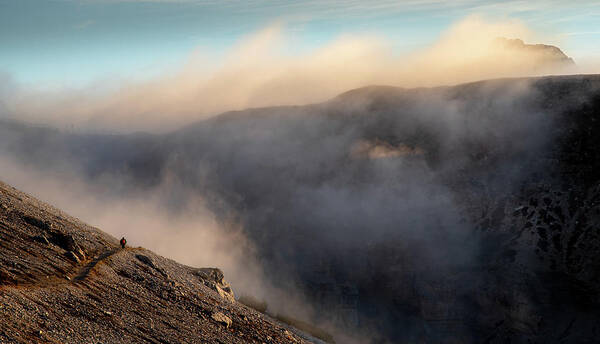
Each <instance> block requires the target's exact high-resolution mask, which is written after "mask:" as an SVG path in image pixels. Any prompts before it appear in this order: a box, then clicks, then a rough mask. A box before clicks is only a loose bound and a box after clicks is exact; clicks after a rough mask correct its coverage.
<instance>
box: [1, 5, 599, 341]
mask: <svg viewBox="0 0 600 344" xmlns="http://www.w3.org/2000/svg"><path fill="white" fill-rule="evenodd" d="M490 37H491V38H493V39H490ZM496 37H509V38H513V37H519V38H524V39H526V40H527V39H528V38H532V37H535V34H533V33H531V32H530V31H529V30H527V28H525V27H524V26H523V25H521V24H519V23H518V22H509V23H488V22H486V21H484V20H483V19H481V18H479V17H469V18H466V19H465V20H464V21H461V22H459V23H457V24H455V25H454V26H452V27H451V28H450V29H449V30H448V32H446V33H444V34H443V35H442V36H441V37H440V38H439V40H438V41H437V42H435V43H433V44H432V45H430V46H428V47H426V48H423V49H420V50H418V51H415V52H410V53H404V54H397V53H395V52H393V51H392V50H391V49H389V48H387V45H386V42H385V40H382V39H381V38H377V37H362V38H356V37H342V38H340V39H339V40H337V41H335V42H333V43H331V44H329V45H327V46H325V47H323V48H321V49H320V50H318V51H314V52H311V53H309V54H307V55H305V56H301V57H291V56H287V55H285V54H284V53H283V52H282V50H278V47H279V46H281V45H282V44H283V45H285V42H286V40H285V37H283V36H282V30H281V28H279V27H278V26H274V27H269V28H267V29H265V30H264V31H261V32H259V33H257V34H256V35H254V36H252V37H250V38H249V39H247V40H245V41H243V42H241V43H240V44H239V46H238V47H236V48H235V49H233V50H232V52H231V53H230V54H229V56H228V57H227V58H225V59H224V60H223V61H222V63H221V64H220V66H218V67H217V68H216V69H211V68H210V66H207V64H206V63H205V61H203V59H202V58H201V57H198V56H202V53H201V52H197V53H195V54H194V56H192V57H191V58H190V60H189V61H188V62H187V63H186V64H184V65H183V66H182V67H181V69H180V70H179V71H178V72H177V73H175V74H174V75H168V76H164V77H162V78H159V79H156V80H152V81H148V82H142V83H122V84H118V85H113V84H111V85H108V86H106V87H105V86H103V85H100V87H99V88H100V90H98V89H96V88H95V87H93V88H89V89H79V90H72V91H63V90H59V91H56V92H48V91H43V92H42V91H34V90H23V89H22V88H21V87H19V86H16V85H13V86H10V87H8V88H6V89H4V90H0V92H1V94H2V95H3V96H2V98H0V99H2V101H1V102H0V104H3V105H2V106H3V108H0V109H3V110H2V111H3V117H4V118H9V119H17V120H18V121H16V122H15V121H10V120H3V121H2V122H0V123H1V127H0V130H2V135H0V143H1V145H0V147H1V148H0V176H1V178H2V179H3V181H5V182H7V183H9V184H11V185H13V186H15V187H18V188H20V189H22V190H24V191H26V192H30V193H32V194H33V195H35V196H38V197H39V198H41V199H42V200H45V201H48V202H49V203H51V204H53V205H55V206H57V207H59V208H61V209H63V210H65V211H67V212H68V213H70V214H72V215H74V216H77V217H79V218H81V219H82V220H84V221H86V222H88V223H90V224H92V225H94V226H97V227H99V228H100V229H102V230H105V231H107V232H108V233H110V234H112V235H114V236H116V237H120V236H123V235H124V236H126V237H127V239H128V241H129V243H131V244H132V245H134V246H137V245H140V246H144V247H146V248H148V249H151V250H155V251H156V252H157V253H159V254H162V255H164V256H167V257H169V258H172V259H175V260H177V261H179V262H181V263H184V264H189V265H193V266H216V267H219V268H222V269H223V270H224V272H225V276H226V279H227V280H229V281H230V282H232V285H233V289H234V291H235V292H236V293H237V294H238V295H240V294H251V295H254V296H256V297H258V298H260V299H265V300H267V301H268V303H269V307H270V310H271V311H272V312H274V313H278V312H285V313H288V314H294V315H296V316H298V317H300V318H303V319H309V320H311V321H314V322H317V323H320V324H322V326H324V327H326V328H327V329H328V330H331V331H333V332H334V333H335V334H336V335H338V336H344V335H346V336H349V337H351V338H354V340H355V341H356V342H365V340H366V339H365V338H369V339H370V340H373V341H379V342H384V341H385V340H398V339H399V338H400V339H402V340H416V339H417V338H419V336H420V335H421V334H422V332H423V331H424V330H423V328H425V327H426V326H425V325H424V321H422V319H421V318H420V317H421V316H422V315H419V314H421V313H423V312H425V311H423V309H424V308H426V306H424V305H423V304H424V303H425V302H426V300H425V299H426V298H425V297H424V296H423V294H422V293H424V292H423V290H427V289H426V288H425V287H424V286H427V285H429V284H435V283H438V284H444V283H447V284H448V285H449V287H448V288H455V289H456V290H457V294H458V295H459V296H461V297H462V296H465V295H469V294H470V293H472V292H473V290H474V289H475V288H477V287H478V286H481V285H484V284H485V283H487V281H488V280H487V279H486V278H488V277H489V276H488V275H485V274H482V275H479V274H478V273H477V272H473V271H475V270H476V268H477V267H479V266H481V265H485V264H498V265H499V266H502V265H501V263H502V262H503V261H501V259H503V258H501V257H503V256H502V254H503V253H504V252H503V249H504V246H503V243H505V241H503V240H506V237H507V236H508V235H507V234H503V233H500V234H498V233H494V234H487V233H485V232H486V231H488V230H489V229H490V228H494V226H496V227H498V226H500V224H496V225H493V224H492V225H486V224H485V223H484V222H483V221H482V220H481V218H483V215H480V214H485V213H486V212H488V211H489V209H495V207H498V204H497V201H495V200H497V199H510V197H512V196H511V194H512V193H514V192H517V190H518V189H519V186H520V185H521V184H522V183H523V182H524V181H526V180H529V179H530V178H532V176H533V175H534V174H535V173H537V172H539V171H543V170H544V169H545V168H547V161H548V160H547V159H546V160H544V159H543V158H541V157H546V153H547V151H548V146H549V143H550V142H551V140H552V139H553V137H554V136H553V135H554V133H553V131H552V130H551V127H552V125H554V121H553V120H554V118H555V117H556V116H558V115H557V114H559V113H562V112H563V111H565V109H566V108H567V107H568V106H579V105H580V104H582V103H584V102H585V100H586V99H587V97H588V95H587V93H585V94H583V95H579V94H576V95H573V96H572V97H571V95H570V94H567V95H564V94H562V93H559V95H560V96H561V97H563V98H567V100H569V101H571V102H565V104H566V105H561V104H560V103H557V104H554V103H552V105H551V106H550V105H548V104H549V102H548V99H553V98H552V96H553V95H554V93H552V92H554V91H553V89H552V87H550V86H547V84H546V83H545V82H546V81H543V80H542V79H507V80H495V81H486V82H478V83H471V84H464V85H459V86H456V87H433V88H416V89H412V87H431V86H438V85H451V84H458V83H463V82H470V81H475V80H480V79H488V78H499V77H517V76H535V75H546V74H561V73H568V72H573V71H577V69H576V68H577V67H574V66H571V65H564V64H556V63H554V62H553V61H551V62H552V63H548V61H547V60H546V57H545V56H539V55H538V54H536V53H532V52H530V51H522V50H515V49H514V48H511V47H510V46H507V45H506V44H505V43H502V42H501V41H498V40H496V39H495V38H496ZM199 61H200V62H199ZM552 82H553V81H552V80H551V81H548V83H550V85H551V86H552V85H553V84H552ZM557 83H558V82H557ZM373 84H384V85H392V86H402V87H405V88H395V87H367V88H361V89H357V90H352V89H354V88H358V87H363V86H368V85H373ZM406 88H411V89H406ZM115 89H116V91H115ZM548 89H551V91H549V90H548ZM349 90H352V91H349ZM586 90H587V89H586ZM594 90H595V89H594ZM594 90H592V91H594ZM347 91H349V92H347ZM586 92H587V91H586ZM6 95H10V96H6ZM556 99H561V98H559V97H557V98H556ZM302 104H308V105H304V106H300V105H302ZM275 105H276V106H275ZM265 106H275V107H269V108H260V107H265ZM249 107H250V108H253V109H248V110H242V109H246V108H249ZM230 110H238V111H231V112H228V113H225V114H222V115H219V116H215V115H216V114H218V113H220V112H223V111H230ZM22 122H30V123H33V124H23V123H22ZM49 127H50V128H49ZM51 127H54V128H51ZM55 128H59V129H55ZM65 128H67V129H65ZM139 130H142V131H149V132H152V134H142V133H131V132H132V131H139ZM115 132H117V133H121V134H115ZM485 207H488V208H489V209H483V208H485ZM500 207H501V208H502V211H504V208H505V207H506V208H507V209H508V208H510V206H509V205H506V206H504V205H502V206H500ZM473 209H475V210H473ZM474 214H476V215H474ZM502 228H503V227H502ZM499 257H500V258H499ZM519 263H520V264H523V266H530V265H535V264H536V263H535V262H534V261H532V260H530V259H529V258H528V256H527V254H524V255H523V258H522V260H520V261H519ZM494 266H496V265H494ZM456 271H460V274H463V275H464V281H462V282H456V281H455V280H451V279H450V281H448V280H449V277H448V276H449V275H453V274H455V272H456ZM465 271H467V272H465ZM331 281H333V282H331ZM327 283H329V284H327ZM411 283H412V284H411ZM453 283H454V284H453ZM315 285H316V286H320V285H326V286H329V287H331V285H333V286H334V287H331V288H332V289H333V291H332V292H331V295H329V294H325V293H324V292H323V293H322V292H321V291H320V290H321V289H319V288H320V287H315ZM344 288H346V289H348V290H350V292H349V294H350V295H359V296H356V298H358V299H359V300H360V302H361V303H362V304H363V305H366V306H361V307H362V308H361V307H356V309H352V308H348V307H346V308H344V307H345V306H347V305H345V304H344V303H343V302H341V301H339V300H338V299H343V298H342V297H340V295H342V296H347V294H343V293H345V291H344V292H342V291H339V290H341V289H344ZM338 289H339V290H338ZM327 290H329V289H327ZM344 290H345V289H344ZM399 291H400V292H401V293H400V294H397V293H396V292H399ZM336 293H338V294H340V293H341V294H340V295H338V294H336ZM411 293H412V294H411ZM415 293H416V294H415ZM419 293H421V294H419ZM396 294H397V295H396ZM332 295H333V296H332ZM353 297H354V296H353ZM424 300H425V301H424ZM490 302H492V301H490ZM394 304H401V305H402V307H403V308H401V311H397V310H396V309H392V306H391V305H394ZM453 307H457V308H458V309H460V311H461V312H463V313H469V311H470V310H473V309H475V308H473V307H472V306H471V305H463V304H460V305H458V306H453ZM450 308H451V307H450ZM349 309H350V310H349ZM419 312H421V313H419ZM463 313H461V314H463ZM463 315H464V314H463ZM465 317H468V316H465ZM398 324H400V325H398ZM472 332H473V333H474V332H475V331H474V330H472V329H468V330H466V331H465V333H466V334H465V336H467V337H468V336H470V335H473V336H475V335H474V334H473V333H472ZM342 338H345V337H342ZM351 338H345V339H344V342H350V340H352V339H351ZM357 338H358V339H357ZM390 338H392V339H390Z"/></svg>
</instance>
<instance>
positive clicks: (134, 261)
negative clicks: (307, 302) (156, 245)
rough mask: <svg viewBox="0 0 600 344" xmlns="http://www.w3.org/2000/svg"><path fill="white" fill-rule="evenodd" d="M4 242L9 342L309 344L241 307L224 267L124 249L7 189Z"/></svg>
mask: <svg viewBox="0 0 600 344" xmlns="http://www.w3.org/2000/svg"><path fill="white" fill-rule="evenodd" d="M0 246H1V248H2V249H1V250H0V316H1V318H2V321H1V322H0V342H2V343H140V342H148V343H183V342H185V343H302V342H307V341H306V340H305V339H303V338H302V337H300V336H298V335H297V334H295V333H294V331H295V330H294V329H291V328H288V327H285V326H284V325H282V324H280V323H278V322H276V321H274V320H272V319H270V318H268V317H266V316H264V315H262V314H259V313H257V312H255V311H253V310H251V309H248V308H246V307H245V306H243V305H241V304H238V303H237V302H236V301H235V300H234V298H233V292H232V291H231V289H230V287H229V285H228V284H227V282H226V281H225V280H224V279H223V273H222V272H221V271H220V270H218V269H213V268H210V269H209V268H203V269H196V268H192V267H188V266H184V265H180V264H178V263H176V262H174V261H172V260H169V259H166V258H163V257H161V256H158V255H156V254H154V253H152V252H150V251H148V250H146V249H143V248H134V247H127V248H125V249H121V248H120V247H119V244H118V241H117V240H116V239H115V238H113V237H111V236H109V235H107V234H106V233H103V232H102V231H100V230H98V229H96V228H93V227H90V226H88V225H86V224H84V223H82V222H80V221H78V220H77V219H74V218H72V217H70V216H68V215H66V214H64V213H63V212H61V211H59V210H57V209H55V208H53V207H51V206H48V205H46V204H44V203H41V202H39V201H37V200H35V199H33V198H31V197H29V196H28V195H26V194H24V193H21V192H19V191H17V190H16V189H13V188H11V187H9V186H7V185H6V184H3V183H0ZM305 337H306V338H308V337H307V336H305Z"/></svg>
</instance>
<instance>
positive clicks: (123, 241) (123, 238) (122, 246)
mask: <svg viewBox="0 0 600 344" xmlns="http://www.w3.org/2000/svg"><path fill="white" fill-rule="evenodd" d="M119 243H120V244H121V248H125V245H127V240H125V237H122V238H121V241H119Z"/></svg>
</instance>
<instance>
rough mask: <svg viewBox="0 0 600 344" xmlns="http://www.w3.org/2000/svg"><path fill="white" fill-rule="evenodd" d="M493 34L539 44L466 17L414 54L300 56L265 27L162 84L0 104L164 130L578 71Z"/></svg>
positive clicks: (378, 47) (514, 25)
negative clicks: (243, 114)
mask: <svg viewBox="0 0 600 344" xmlns="http://www.w3.org/2000/svg"><path fill="white" fill-rule="evenodd" d="M498 37H506V38H521V39H524V40H526V41H528V40H535V39H541V40H542V41H543V40H544V37H542V36H540V35H539V34H535V33H533V32H531V31H530V30H529V29H527V28H526V27H525V26H524V25H523V24H521V23H519V22H518V21H504V22H502V21H496V22H494V21H489V20H486V19H484V18H482V17H479V16H470V17H467V18H465V19H463V20H462V21H459V22H457V23H455V24H454V25H452V26H451V27H449V28H448V29H447V31H446V32H444V33H442V34H441V35H440V36H439V38H438V39H437V41H435V42H431V43H430V44H428V45H426V46H424V47H422V48H418V49H416V50H413V51H404V52H397V51H394V49H392V48H391V47H392V46H393V45H394V42H395V41H402V40H403V38H402V37H378V36H375V35H362V36H361V35H347V36H341V37H339V38H337V39H335V40H333V41H331V42H329V43H327V44H326V45H324V46H322V47H320V48H318V49H316V50H313V51H309V52H306V53H304V54H302V55H299V56H298V55H290V54H288V53H286V51H287V49H288V48H289V47H291V46H293V44H294V42H293V41H292V40H290V38H289V37H286V35H285V33H284V27H283V24H273V25H271V26H268V27H266V28H265V29H263V30H261V31H259V32H257V33H255V34H253V35H250V36H248V37H247V38H245V39H243V40H242V41H240V42H238V43H237V45H236V46H234V47H233V48H231V49H230V51H229V52H228V53H227V54H226V55H225V56H224V57H222V58H218V59H217V60H215V58H213V57H211V56H212V55H211V53H210V52H208V51H202V50H197V51H195V52H194V53H193V54H191V56H189V58H188V59H187V60H186V61H182V62H181V65H180V66H179V67H173V68H171V69H172V70H174V72H169V73H168V74H166V75H163V76H162V77H158V78H155V79H150V80H147V81H142V82H135V81H127V80H126V79H123V80H98V81H96V82H93V83H92V84H91V85H90V86H89V87H86V88H81V89H56V90H48V89H46V90H41V89H36V87H35V86H33V87H27V88H23V87H15V88H14V89H13V90H11V92H8V91H4V92H0V103H3V104H4V107H5V109H6V110H5V111H3V112H4V117H12V118H18V119H21V120H28V121H33V122H37V123H40V122H41V123H45V124H49V125H53V126H57V127H63V128H65V127H69V128H71V127H72V128H77V129H79V130H88V131H92V132H98V131H109V132H127V131H138V130H143V131H154V132H165V131H168V130H172V129H176V128H179V127H181V126H183V125H185V124H186V123H190V122H193V121H197V120H200V119H203V118H207V117H210V116H214V115H216V114H218V113H221V112H224V111H230V110H242V109H245V108H249V107H265V106H278V105H302V104H309V103H318V102H322V101H326V100H327V99H330V98H332V97H334V96H336V95H338V94H340V93H342V92H345V91H347V90H350V89H354V88H357V87H362V86H366V85H391V86H400V87H422V86H427V87H429V86H437V85H452V84H458V83H464V82H470V81H476V80H483V79H492V78H501V77H519V76H535V75H547V74H565V73H569V74H572V73H582V72H584V70H582V69H577V67H575V66H569V65H563V64H559V63H553V61H551V60H548V56H545V55H544V54H540V53H539V52H535V51H530V50H525V49H520V48H519V47H515V46H511V45H506V44H502V43H501V42H498V41H497V40H496V38H498ZM586 68H591V67H589V66H586ZM3 94H4V96H2V95H3ZM31 99H36V101H35V102H32V101H30V100H31ZM0 115H1V114H0Z"/></svg>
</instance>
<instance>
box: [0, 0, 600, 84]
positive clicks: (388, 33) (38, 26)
mask: <svg viewBox="0 0 600 344" xmlns="http://www.w3.org/2000/svg"><path fill="white" fill-rule="evenodd" d="M475 14H476V15H480V16H484V17H485V18H489V19H490V20H513V21H518V22H521V23H522V24H523V25H525V26H526V27H528V28H529V29H531V30H532V31H533V32H536V33H538V34H539V35H538V37H539V39H540V40H543V41H544V42H532V43H548V44H556V45H559V46H560V47H561V48H562V49H563V50H564V51H565V53H567V55H569V56H571V57H573V58H574V59H575V61H576V62H578V61H586V60H593V59H595V58H598V57H600V44H597V42H598V41H599V40H600V2H598V1H587V0H580V1H578V0H573V1H551V0H549V1H541V0H531V1H520V0H512V1H501V2H495V1H472V0H457V1H438V0H406V1H388V0H382V1H364V0H363V1H358V0H340V1H332V0H320V1H319V0H304V1H284V0H274V1H266V0H256V1H251V0H221V1H218V0H43V1H42V0H0V74H3V75H5V76H10V78H11V79H12V80H13V81H14V82H15V83H19V84H23V85H36V86H38V87H39V86H41V87H44V86H48V87H55V86H57V87H62V88H68V87H81V86H82V85H88V84H90V83H93V82H98V81H99V80H103V79H107V78H110V79H130V80H144V79H149V78H153V77H156V76H157V75H161V74H164V73H168V72H169V71H172V70H174V69H176V68H178V67H177V66H179V65H180V64H181V62H182V61H186V59H189V56H190V55H191V54H196V55H198V54H199V55H201V56H202V57H203V58H204V59H205V61H207V63H212V64H219V62H220V59H221V58H223V57H224V56H226V53H227V52H228V51H229V50H230V49H232V47H235V45H236V44H237V42H240V41H243V40H244V39H245V38H247V37H248V36H250V35H252V34H254V33H256V32H258V31H260V30H262V29H264V28H265V27H268V26H271V25H278V26H280V27H281V28H282V29H281V30H282V31H283V32H284V33H285V35H286V39H287V42H288V43H287V44H286V46H285V52H286V53H287V54H290V55H301V54H303V53H305V52H307V51H312V50H315V49H319V48H320V47H322V46H325V45H327V44H328V43H331V42H332V41H335V40H336V39H339V38H340V37H347V36H350V37H352V36H365V35H367V36H373V37H381V38H384V39H385V40H386V41H387V42H390V44H391V47H392V49H394V50H395V51H398V52H402V51H410V50H414V49H418V48H419V47H421V46H425V45H427V44H430V43H431V42H434V41H435V40H436V39H438V38H439V36H440V35H441V34H442V32H444V30H446V29H447V28H448V27H450V26H451V25H452V24H453V23H456V22H458V21H460V20H461V19H462V18H465V17H467V16H470V15H475ZM595 42H596V43H595Z"/></svg>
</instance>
